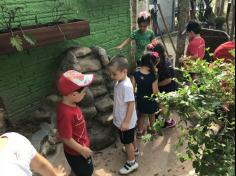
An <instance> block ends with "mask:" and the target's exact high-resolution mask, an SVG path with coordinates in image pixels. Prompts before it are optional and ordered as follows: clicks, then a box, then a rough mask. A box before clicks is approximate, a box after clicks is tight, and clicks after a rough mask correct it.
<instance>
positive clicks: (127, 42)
mask: <svg viewBox="0 0 236 176" xmlns="http://www.w3.org/2000/svg"><path fill="white" fill-rule="evenodd" d="M131 41H132V39H131V38H128V39H126V40H125V41H124V42H123V43H122V44H121V45H119V46H117V47H116V49H118V50H122V49H123V48H124V47H125V46H127V45H128V44H130V42H131Z"/></svg>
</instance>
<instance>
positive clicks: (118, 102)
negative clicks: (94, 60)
mask: <svg viewBox="0 0 236 176" xmlns="http://www.w3.org/2000/svg"><path fill="white" fill-rule="evenodd" d="M128 67H129V64H128V60H127V59H126V58H124V57H122V56H117V57H114V58H113V59H112V60H111V62H110V64H109V69H110V72H111V77H112V79H114V80H116V81H117V84H116V86H115V89H114V109H113V116H114V121H113V123H114V125H115V126H116V127H117V128H118V131H119V136H120V140H121V142H122V144H124V145H125V150H126V153H127V158H128V160H127V162H126V163H125V165H124V167H123V168H121V169H120V171H119V173H120V174H122V175H126V174H129V173H131V172H133V171H134V170H136V169H138V163H137V162H136V160H135V146H134V145H133V142H134V141H135V125H136V122H137V114H136V110H135V98H134V91H133V85H132V83H131V81H130V79H129V78H128V76H127V74H128Z"/></svg>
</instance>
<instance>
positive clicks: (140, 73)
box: [132, 52, 159, 138]
mask: <svg viewBox="0 0 236 176" xmlns="http://www.w3.org/2000/svg"><path fill="white" fill-rule="evenodd" d="M158 63H159V54H158V53H157V52H151V53H147V54H145V55H143V57H142V60H141V68H140V69H139V70H137V71H135V72H134V74H133V76H132V83H133V86H134V87H136V85H137V93H136V96H137V111H138V112H139V118H138V132H137V137H138V138H140V137H141V136H142V135H143V134H144V133H145V128H144V121H145V116H147V115H148V116H149V121H150V125H151V127H152V126H153V125H154V123H155V120H156V119H155V113H156V112H157V109H158V106H157V102H156V101H155V100H150V99H148V97H151V96H152V95H153V94H157V93H158V92H159V90H158V76H157V71H156V65H157V64H158ZM152 134H153V135H154V136H155V135H157V133H156V130H153V131H152Z"/></svg>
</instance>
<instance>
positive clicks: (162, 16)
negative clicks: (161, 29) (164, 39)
mask: <svg viewBox="0 0 236 176" xmlns="http://www.w3.org/2000/svg"><path fill="white" fill-rule="evenodd" d="M157 7H158V9H159V11H160V14H161V18H162V21H163V23H164V26H165V29H166V31H167V34H168V36H169V38H170V42H171V44H172V47H173V49H174V51H175V53H177V50H176V47H175V44H174V42H173V40H172V37H171V35H170V32H169V30H168V26H167V24H166V20H165V18H164V15H163V13H162V10H161V6H160V4H157Z"/></svg>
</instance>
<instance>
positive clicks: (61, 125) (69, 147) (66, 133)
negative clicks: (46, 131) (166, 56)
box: [57, 70, 94, 176]
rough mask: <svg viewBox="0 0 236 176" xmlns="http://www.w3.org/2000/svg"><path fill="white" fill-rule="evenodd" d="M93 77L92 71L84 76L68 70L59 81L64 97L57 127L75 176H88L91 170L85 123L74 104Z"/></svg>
mask: <svg viewBox="0 0 236 176" xmlns="http://www.w3.org/2000/svg"><path fill="white" fill-rule="evenodd" d="M93 79H94V75H93V74H88V75H83V74H81V73H79V72H77V71H74V70H69V71H67V72H65V73H64V74H62V75H61V77H60V79H59V82H58V90H59V92H60V94H61V95H62V97H63V98H62V101H61V102H59V103H58V106H57V128H58V132H59V135H60V137H61V139H62V141H63V143H64V153H65V156H66V159H67V161H68V163H69V165H70V166H71V169H72V170H73V172H74V173H75V174H76V176H91V175H92V174H93V170H94V168H93V162H92V159H91V157H92V155H93V152H92V150H91V149H90V148H89V147H90V140H89V137H88V133H87V128H86V123H85V120H84V117H83V114H82V112H81V109H80V108H79V107H78V106H77V103H79V102H80V101H82V99H83V98H84V96H85V95H86V93H85V91H86V90H85V89H86V87H88V86H89V85H90V84H91V83H92V82H93Z"/></svg>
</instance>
